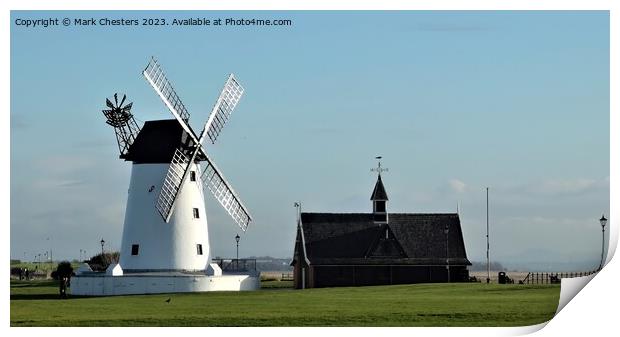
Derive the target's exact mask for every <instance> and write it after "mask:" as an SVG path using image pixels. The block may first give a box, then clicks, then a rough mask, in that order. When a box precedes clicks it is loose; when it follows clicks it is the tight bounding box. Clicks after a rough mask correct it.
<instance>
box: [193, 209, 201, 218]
mask: <svg viewBox="0 0 620 337" xmlns="http://www.w3.org/2000/svg"><path fill="white" fill-rule="evenodd" d="M198 218H200V212H199V211H198V208H194V219H198Z"/></svg>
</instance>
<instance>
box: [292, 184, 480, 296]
mask: <svg viewBox="0 0 620 337" xmlns="http://www.w3.org/2000/svg"><path fill="white" fill-rule="evenodd" d="M371 200H372V202H373V212H372V213H301V216H300V221H299V224H298V226H297V239H296V242H295V251H294V257H293V262H292V264H293V266H294V278H295V287H296V288H317V287H337V286H365V285H381V284H404V283H430V282H447V281H448V277H449V278H450V281H451V282H459V281H465V280H467V279H468V278H469V272H468V270H467V266H469V265H471V263H470V262H469V260H468V259H467V254H466V252H465V244H464V242H463V233H462V232H461V223H460V220H459V215H458V214H456V213H445V214H439V213H434V214H423V213H389V214H388V212H387V207H386V206H387V205H386V204H387V201H388V197H387V193H386V192H385V188H384V186H383V182H382V181H381V174H379V176H378V179H377V183H376V185H375V188H374V191H373V193H372V196H371ZM446 232H447V233H446ZM448 266H449V271H448V268H447V267H448Z"/></svg>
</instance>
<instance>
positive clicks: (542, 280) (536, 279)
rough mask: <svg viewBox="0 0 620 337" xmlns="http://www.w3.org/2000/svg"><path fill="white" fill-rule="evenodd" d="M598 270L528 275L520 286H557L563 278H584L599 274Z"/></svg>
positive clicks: (520, 282)
mask: <svg viewBox="0 0 620 337" xmlns="http://www.w3.org/2000/svg"><path fill="white" fill-rule="evenodd" d="M597 272H598V270H593V271H584V272H568V273H547V272H545V273H528V274H527V275H526V276H525V278H523V280H521V281H519V284H556V283H560V281H561V280H562V279H563V278H571V277H583V276H588V275H592V274H594V273H597Z"/></svg>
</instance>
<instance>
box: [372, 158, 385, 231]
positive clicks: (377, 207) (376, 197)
mask: <svg viewBox="0 0 620 337" xmlns="http://www.w3.org/2000/svg"><path fill="white" fill-rule="evenodd" d="M376 159H377V161H378V163H377V168H373V169H372V171H375V172H377V183H376V184H375V189H374V190H373V191H372V195H371V196H370V200H371V201H372V215H373V221H374V222H375V223H378V224H383V223H387V222H388V213H387V201H388V196H387V193H386V192H385V187H384V186H383V181H382V180H381V172H384V171H387V170H388V169H387V168H383V167H381V156H378V157H376Z"/></svg>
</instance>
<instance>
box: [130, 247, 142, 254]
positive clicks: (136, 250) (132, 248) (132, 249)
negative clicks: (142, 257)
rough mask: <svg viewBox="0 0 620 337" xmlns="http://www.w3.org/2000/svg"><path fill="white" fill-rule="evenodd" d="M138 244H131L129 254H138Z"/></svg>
mask: <svg viewBox="0 0 620 337" xmlns="http://www.w3.org/2000/svg"><path fill="white" fill-rule="evenodd" d="M139 250H140V245H131V255H138V251H139Z"/></svg>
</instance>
